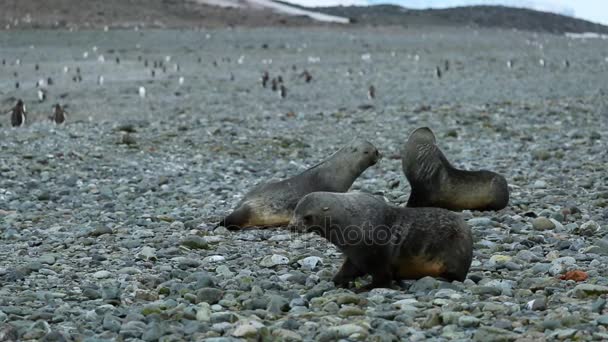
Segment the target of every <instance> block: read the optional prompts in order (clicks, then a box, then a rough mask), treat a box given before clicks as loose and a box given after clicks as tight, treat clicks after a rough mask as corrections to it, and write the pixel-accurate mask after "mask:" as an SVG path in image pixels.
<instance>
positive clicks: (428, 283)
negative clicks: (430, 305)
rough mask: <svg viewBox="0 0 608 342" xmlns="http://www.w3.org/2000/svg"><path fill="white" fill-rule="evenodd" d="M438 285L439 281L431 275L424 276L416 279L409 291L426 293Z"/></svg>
mask: <svg viewBox="0 0 608 342" xmlns="http://www.w3.org/2000/svg"><path fill="white" fill-rule="evenodd" d="M437 287H439V281H438V280H437V279H435V278H433V277H428V276H427V277H424V278H421V279H418V280H416V281H415V282H414V283H413V284H412V286H410V288H409V291H410V292H413V293H426V292H429V291H431V290H434V289H436V288H437Z"/></svg>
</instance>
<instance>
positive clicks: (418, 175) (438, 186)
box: [401, 127, 509, 211]
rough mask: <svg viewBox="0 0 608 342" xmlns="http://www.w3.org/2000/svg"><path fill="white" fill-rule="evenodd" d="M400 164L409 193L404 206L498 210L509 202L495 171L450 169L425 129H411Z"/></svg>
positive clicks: (502, 180) (430, 133) (503, 182)
mask: <svg viewBox="0 0 608 342" xmlns="http://www.w3.org/2000/svg"><path fill="white" fill-rule="evenodd" d="M401 165H402V166H403V173H404V174H405V177H406V178H407V180H408V182H409V183H410V186H411V188H412V192H411V194H410V198H409V200H408V202H407V206H408V207H439V208H444V209H449V210H466V209H468V210H480V211H484V210H500V209H502V208H504V207H506V206H507V204H508V203H509V189H508V187H507V181H506V180H505V178H504V177H503V176H501V175H499V174H497V173H495V172H491V171H486V170H480V171H466V170H459V169H457V168H455V167H453V166H452V165H451V164H450V162H449V161H448V160H447V158H446V157H445V156H444V155H443V153H442V152H441V150H440V149H439V147H437V145H436V139H435V135H434V134H433V132H432V131H431V130H430V129H429V128H428V127H421V128H418V129H416V130H414V131H413V132H412V133H411V134H410V136H409V138H408V140H407V142H406V143H405V145H403V147H402V149H401Z"/></svg>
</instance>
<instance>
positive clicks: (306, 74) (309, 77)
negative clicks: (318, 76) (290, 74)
mask: <svg viewBox="0 0 608 342" xmlns="http://www.w3.org/2000/svg"><path fill="white" fill-rule="evenodd" d="M300 77H304V81H305V82H306V83H310V81H312V75H311V74H310V73H309V72H308V70H304V71H303V72H302V73H301V74H300Z"/></svg>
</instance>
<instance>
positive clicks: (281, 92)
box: [279, 84, 287, 99]
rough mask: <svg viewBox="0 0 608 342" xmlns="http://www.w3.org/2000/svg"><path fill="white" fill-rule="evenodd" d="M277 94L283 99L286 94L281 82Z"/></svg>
mask: <svg viewBox="0 0 608 342" xmlns="http://www.w3.org/2000/svg"><path fill="white" fill-rule="evenodd" d="M279 95H281V98H282V99H284V98H285V97H286V96H287V88H285V86H284V85H283V84H281V89H280V92H279Z"/></svg>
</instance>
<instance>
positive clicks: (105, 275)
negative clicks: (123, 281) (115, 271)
mask: <svg viewBox="0 0 608 342" xmlns="http://www.w3.org/2000/svg"><path fill="white" fill-rule="evenodd" d="M111 276H112V272H109V271H105V270H102V271H97V272H95V273H93V278H96V279H106V278H110V277H111Z"/></svg>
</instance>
